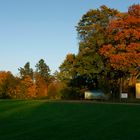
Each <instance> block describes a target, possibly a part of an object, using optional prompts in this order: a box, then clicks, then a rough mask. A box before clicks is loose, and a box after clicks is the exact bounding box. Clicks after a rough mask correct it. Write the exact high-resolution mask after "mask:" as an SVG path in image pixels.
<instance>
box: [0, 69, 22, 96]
mask: <svg viewBox="0 0 140 140" xmlns="http://www.w3.org/2000/svg"><path fill="white" fill-rule="evenodd" d="M18 83H19V80H18V78H16V77H14V76H13V75H12V73H11V72H9V71H8V72H6V71H0V98H16V96H17V94H18V90H17V86H18Z"/></svg>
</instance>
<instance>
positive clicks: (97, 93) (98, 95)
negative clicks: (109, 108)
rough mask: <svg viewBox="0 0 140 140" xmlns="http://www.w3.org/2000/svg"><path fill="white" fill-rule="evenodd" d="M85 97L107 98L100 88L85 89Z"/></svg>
mask: <svg viewBox="0 0 140 140" xmlns="http://www.w3.org/2000/svg"><path fill="white" fill-rule="evenodd" d="M85 99H95V100H97V99H99V100H100V99H105V94H104V93H103V92H102V91H101V90H100V89H98V90H88V91H85Z"/></svg>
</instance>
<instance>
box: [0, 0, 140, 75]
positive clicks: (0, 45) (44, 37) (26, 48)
mask: <svg viewBox="0 0 140 140" xmlns="http://www.w3.org/2000/svg"><path fill="white" fill-rule="evenodd" d="M134 3H135V4H138V3H139V0H126V1H122V0H117V1H114V0H99V1H98V0H95V1H94V0H12V1H11V0H0V70H9V71H11V72H12V73H14V74H17V73H18V68H19V67H21V66H23V65H24V64H25V63H26V62H27V61H29V62H30V63H31V66H32V67H33V68H34V66H35V64H36V63H37V62H38V60H40V59H41V58H42V59H44V60H45V61H46V63H47V65H49V67H50V69H51V70H52V72H54V71H55V70H57V69H58V67H59V66H60V64H61V63H62V62H63V60H64V58H65V56H66V54H68V53H77V50H78V39H77V32H76V28H75V26H76V25H77V23H78V22H79V20H80V18H81V16H82V15H83V14H84V13H86V12H87V11H88V10H89V9H96V8H99V7H100V6H101V5H107V6H108V7H110V8H115V9H118V10H119V11H121V12H125V11H127V9H128V7H129V6H130V5H132V4H134Z"/></svg>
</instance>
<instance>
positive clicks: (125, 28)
mask: <svg viewBox="0 0 140 140" xmlns="http://www.w3.org/2000/svg"><path fill="white" fill-rule="evenodd" d="M107 34H108V35H109V37H110V38H111V39H112V40H113V41H111V42H109V43H108V44H104V45H103V47H102V48H101V49H100V53H101V55H103V56H104V57H105V58H106V59H107V62H108V63H110V64H111V67H112V68H113V70H114V71H117V72H118V75H119V77H120V78H123V77H124V76H125V77H128V75H129V77H130V80H129V84H130V86H131V87H134V86H135V82H136V78H137V77H138V76H139V75H140V69H139V68H140V59H139V58H140V5H139V4H137V5H132V6H130V7H129V9H128V12H127V13H122V14H118V16H117V18H115V19H112V20H111V21H110V24H109V27H108V30H107Z"/></svg>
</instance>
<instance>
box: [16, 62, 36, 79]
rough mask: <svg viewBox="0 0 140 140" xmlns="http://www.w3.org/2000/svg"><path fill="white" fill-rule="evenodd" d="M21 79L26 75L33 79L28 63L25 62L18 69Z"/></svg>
mask: <svg viewBox="0 0 140 140" xmlns="http://www.w3.org/2000/svg"><path fill="white" fill-rule="evenodd" d="M18 70H19V73H20V77H21V79H23V78H25V77H26V76H30V77H31V79H33V69H32V68H30V63H29V62H27V63H26V64H25V65H24V67H23V68H22V67H20V68H19V69H18Z"/></svg>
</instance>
